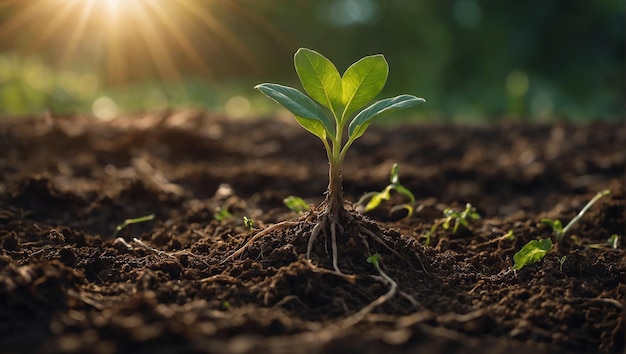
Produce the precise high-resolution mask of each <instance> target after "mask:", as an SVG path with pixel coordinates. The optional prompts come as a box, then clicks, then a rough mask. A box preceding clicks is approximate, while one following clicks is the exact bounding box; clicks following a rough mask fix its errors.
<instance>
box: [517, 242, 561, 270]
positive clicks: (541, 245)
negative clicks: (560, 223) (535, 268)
mask: <svg viewBox="0 0 626 354" xmlns="http://www.w3.org/2000/svg"><path fill="white" fill-rule="evenodd" d="M550 249H552V240H551V239H550V238H544V239H541V240H532V241H530V242H528V243H527V244H525V245H524V247H522V249H521V250H519V252H517V253H515V254H514V255H513V261H515V264H514V265H513V269H515V270H520V269H522V268H524V267H525V266H527V265H531V264H535V263H537V262H539V261H540V260H541V259H542V258H543V257H544V256H545V255H546V252H548V251H549V250H550Z"/></svg>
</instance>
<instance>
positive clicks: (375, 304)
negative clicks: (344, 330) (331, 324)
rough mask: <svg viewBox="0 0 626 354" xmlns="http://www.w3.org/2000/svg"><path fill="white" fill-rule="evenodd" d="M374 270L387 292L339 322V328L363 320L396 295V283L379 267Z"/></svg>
mask: <svg viewBox="0 0 626 354" xmlns="http://www.w3.org/2000/svg"><path fill="white" fill-rule="evenodd" d="M376 269H378V273H379V274H380V277H381V278H382V281H383V282H385V283H387V284H389V291H387V292H386V293H385V294H383V295H381V296H379V297H378V298H376V299H375V300H374V301H372V302H370V303H369V304H368V305H367V306H365V307H364V308H362V309H361V310H359V312H357V313H355V314H353V315H351V316H349V317H347V318H345V319H344V320H343V321H341V324H340V326H342V327H351V326H353V325H355V324H357V323H359V322H361V321H362V320H363V319H364V318H365V316H367V315H368V314H370V313H371V312H372V311H374V309H375V308H376V307H378V306H380V305H382V304H384V303H385V302H387V301H389V300H390V299H391V298H393V297H394V296H395V295H396V292H397V291H398V283H396V282H395V281H394V280H393V279H391V278H390V277H389V276H388V275H387V274H386V273H385V272H383V271H382V269H380V267H378V266H377V267H376ZM376 278H378V277H376Z"/></svg>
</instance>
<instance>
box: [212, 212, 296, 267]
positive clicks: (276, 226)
mask: <svg viewBox="0 0 626 354" xmlns="http://www.w3.org/2000/svg"><path fill="white" fill-rule="evenodd" d="M296 225H298V221H283V222H279V223H278V224H274V225H272V226H270V227H268V228H267V229H265V230H263V231H261V232H259V233H257V234H256V235H254V236H253V237H252V238H251V239H249V240H248V242H246V243H245V244H244V245H243V246H241V247H240V248H239V249H238V250H236V251H235V252H233V253H232V254H231V255H230V256H228V257H226V258H224V260H222V261H221V262H220V264H224V263H225V262H227V261H229V260H231V259H233V258H235V257H239V256H240V255H241V254H242V253H244V252H245V251H246V250H247V249H248V246H249V245H250V244H252V242H254V241H256V240H258V239H260V238H262V237H264V236H266V235H269V234H271V233H272V232H276V231H279V230H282V229H286V228H288V227H292V226H296Z"/></svg>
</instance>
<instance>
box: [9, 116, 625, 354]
mask: <svg viewBox="0 0 626 354" xmlns="http://www.w3.org/2000/svg"><path fill="white" fill-rule="evenodd" d="M625 146H626V127H625V126H624V125H623V124H621V123H610V122H597V123H590V124H585V125H582V124H574V123H553V124H524V123H511V122H503V123H498V124H494V125H489V126H453V125H423V124H422V125H419V124H414V125H408V124H403V125H400V126H394V127H386V128H385V127H383V128H381V127H370V130H368V132H366V133H365V135H364V136H363V137H361V138H360V139H359V140H358V141H357V142H356V143H355V144H354V145H353V147H352V148H351V151H350V152H348V155H347V158H346V162H345V166H344V170H343V189H344V197H345V200H346V209H347V210H348V214H347V215H349V216H350V217H349V218H348V220H349V222H345V223H344V225H338V227H337V233H338V236H337V245H338V247H337V251H336V253H337V261H336V262H337V267H338V269H339V270H340V271H341V273H339V272H337V271H335V270H334V268H333V257H332V252H331V250H330V249H329V248H331V247H330V246H331V245H332V242H331V240H330V237H329V235H328V233H320V235H319V237H317V240H316V241H315V242H312V243H311V247H312V249H311V257H310V259H308V258H307V257H306V253H307V247H309V238H310V237H311V234H313V233H314V228H315V223H314V220H315V218H316V217H317V216H318V215H319V213H322V212H323V210H320V208H319V207H318V205H319V204H320V203H321V202H322V200H323V199H324V191H325V189H326V186H327V183H328V163H327V161H326V155H325V152H324V150H323V147H322V144H321V143H320V142H319V140H318V139H317V138H315V137H314V136H312V135H310V134H308V133H307V132H306V131H304V130H303V129H301V128H300V127H299V126H298V125H297V124H296V123H295V122H292V121H291V120H288V119H282V118H259V119H254V120H233V119H227V118H226V117H221V116H218V115H212V114H207V113H203V112H199V111H194V110H185V111H177V112H167V113H160V114H142V115H136V116H130V117H124V118H119V119H115V120H113V121H110V122H100V121H96V120H94V119H90V118H86V117H80V116H71V117H49V116H48V117H33V118H26V119H15V120H11V119H9V120H4V121H2V122H0V348H1V349H0V351H1V352H3V353H33V352H39V353H102V354H105V353H172V352H179V353H417V352H420V353H421V352H423V353H533V354H538V353H622V352H623V351H624V321H625V319H626V317H625V315H624V294H625V290H626V286H625V284H624V275H625V258H624V255H625V253H624V241H623V238H624V236H626V230H625V228H626V220H625V218H626V215H625V174H624V173H625V161H626V149H625V148H624V147H625ZM394 163H398V165H399V167H400V182H401V183H402V185H404V186H405V187H406V188H407V189H409V190H410V191H412V192H413V194H414V195H415V197H416V203H415V213H414V214H413V215H411V216H410V217H405V216H406V213H405V211H404V210H403V209H401V210H396V209H393V207H394V206H395V205H399V204H402V203H406V202H407V201H408V200H407V199H406V197H404V196H403V195H401V194H398V193H392V195H391V200H389V201H384V202H383V203H382V204H381V206H380V207H379V208H377V209H375V210H373V211H371V212H368V213H365V214H363V213H360V212H359V210H360V208H359V206H358V205H357V204H356V201H358V200H359V198H360V197H361V196H362V195H363V194H364V193H366V192H370V191H381V190H383V189H384V188H385V186H386V185H387V184H388V183H389V171H390V169H391V166H392V165H393V164H394ZM605 189H610V190H611V193H610V194H609V195H608V196H606V197H604V198H602V199H601V200H600V201H598V202H597V203H596V204H594V205H593V206H592V207H591V208H590V209H589V210H588V211H587V213H586V214H585V215H583V217H582V218H581V219H580V220H579V221H578V222H577V223H576V224H575V226H574V227H573V228H572V229H571V230H570V232H569V233H568V234H567V235H566V236H565V237H564V238H563V240H562V241H561V242H557V243H555V245H554V247H553V248H552V249H551V250H550V251H549V252H548V253H547V254H546V256H545V257H544V258H543V259H542V260H540V261H539V262H537V263H535V264H533V265H529V266H526V267H524V268H522V269H521V270H518V271H514V270H512V266H513V255H514V254H515V253H516V252H517V251H519V250H520V249H521V248H522V246H523V245H525V244H526V243H528V242H529V241H530V240H533V239H540V238H549V237H551V236H552V232H551V229H550V228H549V227H547V226H546V225H544V224H543V223H541V219H542V218H551V219H559V220H561V221H562V222H563V223H564V224H565V223H566V222H568V221H569V220H571V219H572V218H573V217H575V216H576V215H577V214H578V212H579V211H580V210H581V209H582V208H583V207H584V206H585V204H586V203H587V202H588V201H589V200H590V199H591V198H593V196H594V195H595V194H596V193H597V192H599V191H601V190H605ZM290 195H295V196H299V197H301V198H303V199H304V200H305V201H306V202H307V203H309V204H310V205H311V206H312V208H311V209H310V210H309V211H307V212H304V213H301V214H298V213H296V212H294V211H291V210H289V209H288V208H286V207H285V205H284V204H283V200H284V198H286V197H288V196H290ZM466 203H471V205H472V206H473V207H475V208H476V212H478V214H480V216H481V218H480V219H479V220H472V221H471V222H470V223H469V224H468V226H467V227H464V226H461V227H459V229H458V230H457V232H455V233H454V232H452V230H451V229H448V230H446V229H444V228H443V227H439V228H437V229H436V230H435V231H434V232H433V233H432V234H431V235H430V239H427V235H428V232H429V230H430V229H431V227H432V226H433V224H434V223H436V222H441V220H442V218H443V217H444V215H443V211H444V210H445V209H446V208H452V209H454V210H457V211H461V210H463V209H464V208H465V205H466ZM220 210H225V211H228V213H229V215H230V216H229V217H226V218H224V219H223V220H217V219H216V218H215V216H214V215H215V213H216V211H220ZM146 215H154V218H153V219H152V220H149V221H145V222H141V223H135V224H130V225H128V226H126V227H124V228H122V229H121V230H118V231H117V232H116V226H117V225H120V224H121V223H123V222H124V220H126V219H132V218H137V217H141V216H146ZM244 216H245V217H247V218H250V219H252V220H253V221H254V225H253V226H252V227H251V228H248V227H246V226H245V225H244V223H243V221H242V220H243V217H244ZM269 228H271V229H269ZM265 230H269V231H267V232H266V231H265ZM509 231H512V234H513V235H514V237H506V235H507V233H509ZM259 233H262V234H261V235H260V236H259ZM356 234H360V235H363V234H367V235H371V236H372V238H369V239H368V240H365V239H363V238H361V237H357V236H356ZM613 235H617V237H618V239H617V242H616V243H612V242H608V241H607V240H609V238H611V237H612V236H613ZM252 238H254V239H252ZM251 239H252V242H249V241H250V240H251ZM612 240H614V238H613V239H612ZM364 241H366V242H364ZM427 243H428V244H427ZM244 245H245V248H242V247H244ZM237 250H241V252H239V253H237V254H235V255H233V254H234V252H236V251H237ZM375 253H378V254H380V259H379V263H378V264H379V266H380V270H381V271H380V272H379V271H378V270H377V268H376V267H375V264H374V263H372V262H371V259H370V262H368V256H370V255H373V254H375Z"/></svg>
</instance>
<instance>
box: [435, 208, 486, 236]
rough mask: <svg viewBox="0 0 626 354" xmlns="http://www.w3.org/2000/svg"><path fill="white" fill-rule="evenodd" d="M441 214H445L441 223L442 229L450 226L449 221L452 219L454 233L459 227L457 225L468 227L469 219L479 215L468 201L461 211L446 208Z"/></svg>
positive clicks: (474, 218)
mask: <svg viewBox="0 0 626 354" xmlns="http://www.w3.org/2000/svg"><path fill="white" fill-rule="evenodd" d="M443 215H445V216H446V218H445V220H444V222H443V225H442V227H443V228H444V230H448V229H449V228H450V222H451V221H452V220H454V228H453V229H452V233H453V234H456V232H457V230H458V229H459V225H463V226H465V227H469V220H479V219H480V215H479V214H478V213H477V212H476V208H474V207H473V206H472V204H470V203H467V204H465V209H464V210H463V211H461V212H458V211H456V210H453V209H451V208H447V209H445V210H444V211H443Z"/></svg>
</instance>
